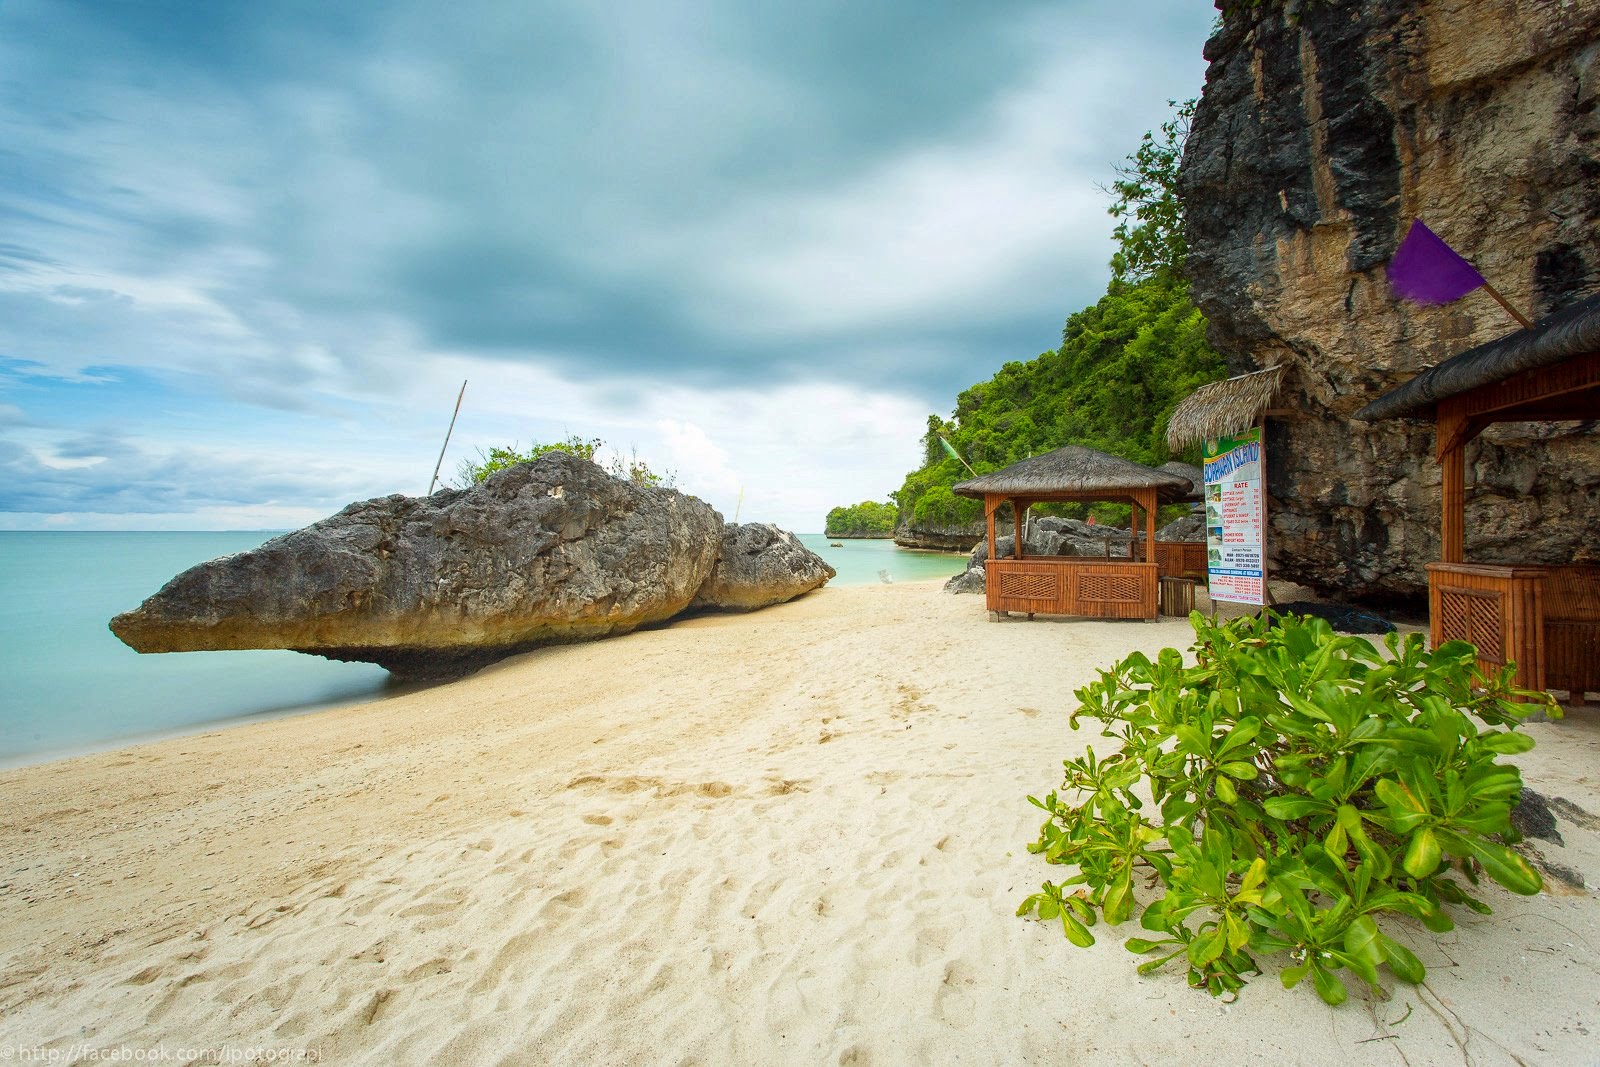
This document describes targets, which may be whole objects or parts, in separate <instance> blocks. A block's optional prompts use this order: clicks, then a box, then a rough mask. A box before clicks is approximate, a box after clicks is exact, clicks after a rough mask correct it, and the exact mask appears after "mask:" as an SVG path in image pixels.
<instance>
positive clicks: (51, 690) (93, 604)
mask: <svg viewBox="0 0 1600 1067" xmlns="http://www.w3.org/2000/svg"><path fill="white" fill-rule="evenodd" d="M271 536H273V534H272V533H269V532H230V533H16V532H5V531H0V590H3V591H4V595H3V596H0V767H7V766H17V765H20V764H27V763H36V762H40V761H43V760H46V759H50V758H52V757H54V756H58V755H66V754H70V753H76V752H84V751H92V750H95V749H103V748H110V747H115V746H117V745H119V744H124V743H131V742H133V741H137V740H141V739H146V738H150V737H157V736H163V735H170V734H176V733H184V732H192V731H195V730H198V729H202V728H209V727H214V726H219V725H225V724H227V723H230V722H235V721H244V720H248V719H255V718H265V717H271V716H277V715H284V714H292V713H295V712H304V711H309V710H312V709H315V708H319V707H328V706H333V705H337V704H348V703H352V702H356V701H361V700H369V699H372V698H374V697H377V696H381V695H383V694H384V693H385V692H388V691H391V690H392V687H393V683H391V682H390V681H389V675H388V672H387V671H385V670H383V669H382V668H381V667H377V666H374V665H372V664H366V663H336V662H334V661H332V660H325V659H322V658H321V657H319V656H305V655H301V654H300V653H298V652H286V651H267V650H263V651H252V652H176V653H167V654H163V655H152V656H141V655H139V654H138V653H136V652H134V651H133V650H132V649H130V648H128V647H127V646H126V645H124V644H123V643H122V642H121V641H118V640H117V638H116V637H115V636H114V635H113V634H112V633H111V631H110V630H109V629H107V627H106V624H107V622H109V621H110V619H111V617H112V616H113V615H115V614H117V613H118V612H122V611H127V610H128V609H130V608H134V607H137V606H138V605H139V603H140V602H141V601H142V600H144V598H145V597H147V596H149V595H150V594H151V593H153V592H155V591H156V590H157V589H159V588H160V587H161V585H162V584H163V583H164V582H166V580H167V579H168V578H171V577H172V576H173V575H175V574H177V573H178V572H179V571H182V570H184V569H186V568H188V567H192V566H193V565H194V564H196V563H201V562H204V561H205V560H208V559H215V558H216V557H218V556H224V555H227V554H229V553H232V552H242V551H244V550H246V549H250V548H254V547H256V546H257V545H259V544H260V543H261V542H263V541H265V540H266V539H267V538H269V537H271ZM801 540H802V541H803V542H804V543H805V544H806V545H807V547H809V548H811V549H812V550H813V551H815V552H817V553H818V554H819V555H821V556H822V557H823V558H824V559H826V560H827V561H828V562H829V563H830V564H831V565H832V566H833V568H834V569H835V570H836V571H838V572H839V576H838V577H837V578H835V579H833V582H832V583H831V584H833V585H858V584H865V583H870V582H878V581H881V580H882V579H881V578H880V577H879V573H878V572H879V571H884V572H886V573H887V574H888V575H889V577H890V579H891V580H893V581H916V580H919V579H925V578H938V577H945V576H948V575H951V574H954V573H955V572H956V571H958V570H960V569H961V568H962V567H963V566H964V565H965V563H964V560H963V558H962V557H959V556H945V555H939V554H933V553H922V552H907V551H903V550H900V549H896V548H895V547H894V545H893V543H892V542H889V541H845V542H844V543H843V547H842V548H830V547H829V545H828V539H827V538H826V537H823V536H821V535H820V534H815V535H813V534H806V535H802V536H801Z"/></svg>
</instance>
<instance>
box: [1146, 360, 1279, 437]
mask: <svg viewBox="0 0 1600 1067" xmlns="http://www.w3.org/2000/svg"><path fill="white" fill-rule="evenodd" d="M1283 374H1284V368H1283V367H1282V366H1281V365H1280V366H1277V367H1268V368H1267V369H1266V370H1258V371H1252V372H1251V373H1249V374H1241V375H1239V376H1238V377H1237V378H1229V379H1227V380H1226V381H1221V382H1212V383H1211V384H1210V385H1202V386H1201V387H1200V388H1198V389H1196V390H1195V391H1194V392H1193V393H1190V394H1189V398H1188V399H1187V400H1185V401H1184V402H1183V403H1181V404H1179V405H1178V406H1177V407H1175V408H1173V409H1172V418H1171V419H1170V420H1168V422H1167V447H1168V448H1170V449H1172V450H1173V451H1174V452H1176V451H1177V450H1179V449H1181V448H1188V447H1189V446H1190V445H1194V444H1199V443H1200V442H1201V441H1204V440H1206V439H1207V438H1210V437H1221V436H1223V435H1224V434H1231V433H1238V432H1239V431H1240V430H1245V429H1249V428H1250V427H1251V426H1254V425H1255V422H1256V420H1257V419H1259V418H1260V417H1261V413H1262V412H1263V411H1265V410H1266V409H1267V406H1268V405H1269V404H1271V403H1272V398H1273V397H1275V396H1276V395H1277V394H1278V387H1279V386H1280V385H1282V384H1283Z"/></svg>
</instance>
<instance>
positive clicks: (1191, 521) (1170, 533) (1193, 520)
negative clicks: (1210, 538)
mask: <svg viewBox="0 0 1600 1067" xmlns="http://www.w3.org/2000/svg"><path fill="white" fill-rule="evenodd" d="M1205 539H1206V514H1205V512H1203V511H1196V512H1191V513H1190V514H1188V515H1185V516H1184V517H1183V518H1181V519H1173V520H1172V521H1171V522H1169V523H1167V524H1166V525H1165V526H1163V527H1161V529H1159V530H1157V531H1156V540H1157V541H1204V540H1205Z"/></svg>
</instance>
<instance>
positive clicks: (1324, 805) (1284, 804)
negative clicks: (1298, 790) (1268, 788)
mask: <svg viewBox="0 0 1600 1067" xmlns="http://www.w3.org/2000/svg"><path fill="white" fill-rule="evenodd" d="M1261 807H1262V810H1264V811H1265V812H1266V813H1267V814H1268V815H1270V816H1271V817H1272V818H1274V819H1282V820H1284V821H1285V822H1288V821H1290V820H1292V819H1303V818H1305V817H1306V816H1307V815H1316V814H1320V813H1323V812H1327V811H1330V810H1331V805H1329V804H1328V802H1327V801H1325V800H1317V799H1316V798H1314V797H1306V796H1296V795H1294V794H1289V795H1287V796H1279V797H1268V798H1267V799H1266V800H1264V801H1262V802H1261Z"/></svg>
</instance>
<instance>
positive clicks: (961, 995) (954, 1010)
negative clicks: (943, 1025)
mask: <svg viewBox="0 0 1600 1067" xmlns="http://www.w3.org/2000/svg"><path fill="white" fill-rule="evenodd" d="M976 981H977V976H976V975H975V974H974V973H973V970H972V968H971V967H970V966H969V965H968V964H967V963H966V961H964V960H951V961H950V962H949V963H947V964H945V966H944V980H943V981H942V982H940V984H939V991H938V993H936V994H935V995H934V1003H935V1005H936V1006H937V1007H938V1009H939V1017H940V1018H941V1019H943V1020H944V1021H945V1022H947V1023H949V1024H950V1025H951V1026H953V1027H955V1028H956V1029H958V1030H965V1029H966V1028H967V1027H969V1026H971V1025H972V1023H973V1020H974V1019H976V1018H977V1002H976V1000H975V999H974V998H973V996H972V987H973V985H974V984H975V983H976Z"/></svg>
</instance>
